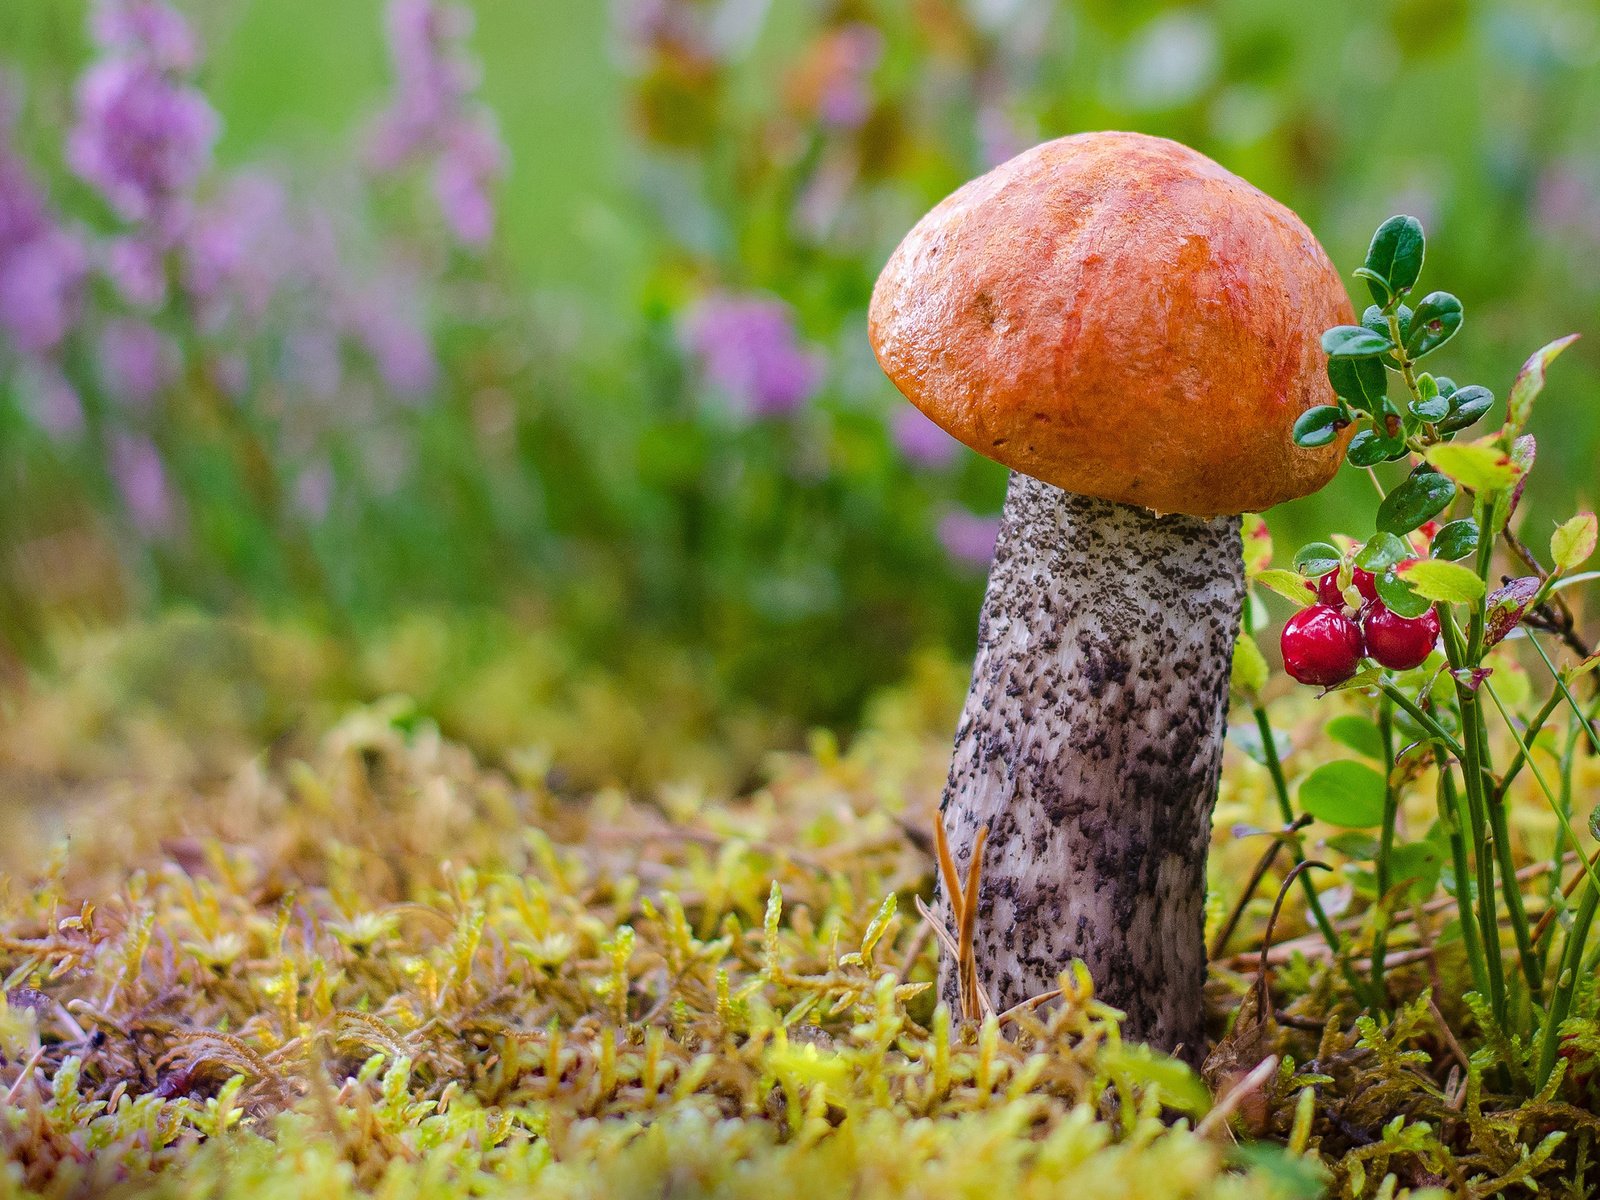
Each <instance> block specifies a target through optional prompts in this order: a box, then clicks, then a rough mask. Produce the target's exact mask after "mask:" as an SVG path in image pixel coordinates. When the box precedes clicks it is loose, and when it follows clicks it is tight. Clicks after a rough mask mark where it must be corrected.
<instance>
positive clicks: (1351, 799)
mask: <svg viewBox="0 0 1600 1200" xmlns="http://www.w3.org/2000/svg"><path fill="white" fill-rule="evenodd" d="M1299 797H1300V807H1301V808H1302V809H1304V810H1305V811H1306V812H1308V813H1310V814H1311V815H1312V816H1313V817H1316V818H1317V819H1318V820H1322V821H1326V822H1328V824H1330V825H1343V826H1345V827H1346V828H1348V829H1370V828H1372V827H1373V826H1375V825H1380V824H1382V822H1383V800H1384V784H1383V776H1382V775H1380V774H1379V773H1378V772H1377V771H1374V770H1373V769H1372V768H1371V767H1369V766H1366V765H1365V764H1364V763H1358V762H1353V761H1350V760H1347V759H1340V760H1338V761H1336V762H1330V763H1323V764H1322V766H1320V767H1318V768H1317V769H1316V770H1315V771H1313V772H1311V774H1310V775H1307V776H1306V778H1305V780H1304V781H1303V782H1302V783H1301V784H1300V791H1299Z"/></svg>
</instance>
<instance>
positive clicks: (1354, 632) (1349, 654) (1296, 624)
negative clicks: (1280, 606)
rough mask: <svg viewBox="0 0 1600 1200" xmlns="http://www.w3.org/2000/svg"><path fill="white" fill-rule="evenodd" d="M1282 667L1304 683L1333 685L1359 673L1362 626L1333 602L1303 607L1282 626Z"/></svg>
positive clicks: (1323, 685)
mask: <svg viewBox="0 0 1600 1200" xmlns="http://www.w3.org/2000/svg"><path fill="white" fill-rule="evenodd" d="M1280 646H1281V648H1282V650H1283V669H1284V670H1286V671H1288V672H1289V674H1290V675H1291V676H1292V677H1293V678H1295V679H1298V680H1299V681H1300V682H1301V683H1314V684H1318V685H1320V686H1322V687H1331V686H1332V685H1333V684H1336V683H1343V682H1344V681H1345V680H1346V679H1349V678H1350V676H1352V675H1354V674H1355V673H1356V664H1357V663H1358V662H1360V661H1361V630H1360V629H1359V628H1357V627H1356V623H1355V622H1354V621H1352V620H1351V619H1350V618H1349V617H1347V616H1345V615H1344V613H1342V612H1340V611H1339V609H1338V608H1336V607H1334V606H1333V605H1331V604H1313V605H1312V606H1311V607H1310V608H1302V609H1301V610H1300V611H1299V612H1297V613H1295V615H1294V616H1292V617H1290V618H1289V622H1288V624H1286V625H1285V626H1284V627H1283V639H1282V641H1281V642H1280Z"/></svg>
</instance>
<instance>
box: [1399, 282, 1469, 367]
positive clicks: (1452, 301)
mask: <svg viewBox="0 0 1600 1200" xmlns="http://www.w3.org/2000/svg"><path fill="white" fill-rule="evenodd" d="M1461 319H1462V313H1461V301H1460V300H1457V299H1456V298H1455V297H1454V296H1452V295H1451V294H1450V293H1449V292H1429V293H1428V294H1427V295H1426V296H1424V297H1423V298H1422V303H1420V304H1418V305H1417V311H1416V312H1415V313H1414V314H1413V315H1412V317H1411V329H1410V330H1409V331H1408V332H1407V334H1406V353H1407V354H1409V355H1410V356H1411V357H1412V358H1421V357H1422V356H1423V355H1425V354H1432V353H1433V352H1434V351H1435V350H1437V349H1438V348H1439V347H1440V346H1442V345H1444V344H1445V343H1446V342H1448V341H1449V340H1450V339H1451V338H1453V337H1455V335H1456V331H1457V330H1459V329H1460V328H1461Z"/></svg>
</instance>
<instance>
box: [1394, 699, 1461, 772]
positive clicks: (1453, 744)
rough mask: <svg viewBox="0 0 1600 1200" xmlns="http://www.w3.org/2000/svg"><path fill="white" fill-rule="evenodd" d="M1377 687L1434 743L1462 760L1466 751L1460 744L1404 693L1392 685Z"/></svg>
mask: <svg viewBox="0 0 1600 1200" xmlns="http://www.w3.org/2000/svg"><path fill="white" fill-rule="evenodd" d="M1378 686H1379V688H1380V689H1381V690H1382V691H1383V694H1384V695H1385V696H1387V697H1389V699H1390V700H1393V701H1394V703H1395V706H1396V707H1397V708H1400V709H1403V710H1404V711H1405V713H1406V715H1407V716H1409V717H1410V718H1411V719H1412V720H1413V721H1415V722H1416V723H1417V724H1418V725H1421V726H1422V728H1423V729H1424V730H1426V731H1427V733H1428V736H1429V737H1430V738H1431V739H1432V740H1433V741H1434V742H1436V743H1438V744H1439V745H1440V746H1443V747H1444V748H1445V749H1446V750H1448V751H1450V753H1451V754H1453V755H1455V757H1457V758H1462V757H1464V756H1465V754H1466V751H1465V750H1463V749H1462V748H1461V743H1460V742H1458V741H1456V739H1455V738H1453V737H1451V736H1450V735H1449V734H1448V733H1447V732H1445V728H1444V726H1443V725H1440V724H1439V722H1437V721H1435V720H1434V719H1433V718H1432V717H1430V716H1429V715H1428V714H1427V713H1426V712H1425V711H1424V710H1423V709H1421V708H1419V707H1418V706H1417V705H1416V704H1414V703H1412V701H1411V699H1410V698H1409V697H1408V696H1406V694H1405V693H1404V692H1402V691H1401V690H1400V689H1399V688H1397V687H1395V686H1394V684H1392V683H1381V684H1379V685H1378Z"/></svg>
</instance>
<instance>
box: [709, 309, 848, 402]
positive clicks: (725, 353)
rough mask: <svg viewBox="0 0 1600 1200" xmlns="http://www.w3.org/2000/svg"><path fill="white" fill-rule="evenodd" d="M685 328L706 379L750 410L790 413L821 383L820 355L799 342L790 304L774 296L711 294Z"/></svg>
mask: <svg viewBox="0 0 1600 1200" xmlns="http://www.w3.org/2000/svg"><path fill="white" fill-rule="evenodd" d="M687 332H688V338H687V340H688V344H689V349H690V350H691V351H692V352H693V353H694V354H695V356H696V357H697V358H698V359H699V360H700V365H701V369H702V370H703V371H704V372H705V377H706V379H707V380H709V381H710V383H711V384H712V385H713V386H714V387H716V388H717V389H718V390H719V391H721V392H723V393H724V394H725V395H726V396H727V397H728V398H729V399H730V400H732V401H733V402H734V404H735V405H737V406H738V408H739V409H740V410H742V411H743V412H745V413H747V414H749V415H752V416H757V417H781V416H786V415H787V414H789V413H791V412H793V411H794V410H795V409H797V408H799V407H800V406H801V405H803V404H804V403H805V402H806V401H808V400H809V399H811V398H812V396H814V395H815V394H816V392H817V389H818V387H819V386H820V385H821V383H822V375H823V362H822V358H821V356H820V355H819V354H818V353H817V352H816V351H815V350H813V349H810V348H808V347H805V346H802V345H801V344H800V341H799V337H798V335H797V334H796V332H795V327H794V320H793V315H792V313H791V311H790V308H789V306H788V305H787V304H785V303H784V302H783V301H781V300H778V299H776V298H773V297H769V296H759V295H731V294H727V293H723V294H718V295H714V296H711V297H709V298H707V299H706V300H704V301H702V302H701V303H700V305H699V306H698V307H697V308H696V309H695V310H694V311H693V312H692V313H691V314H690V317H689V323H688V331H687Z"/></svg>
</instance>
